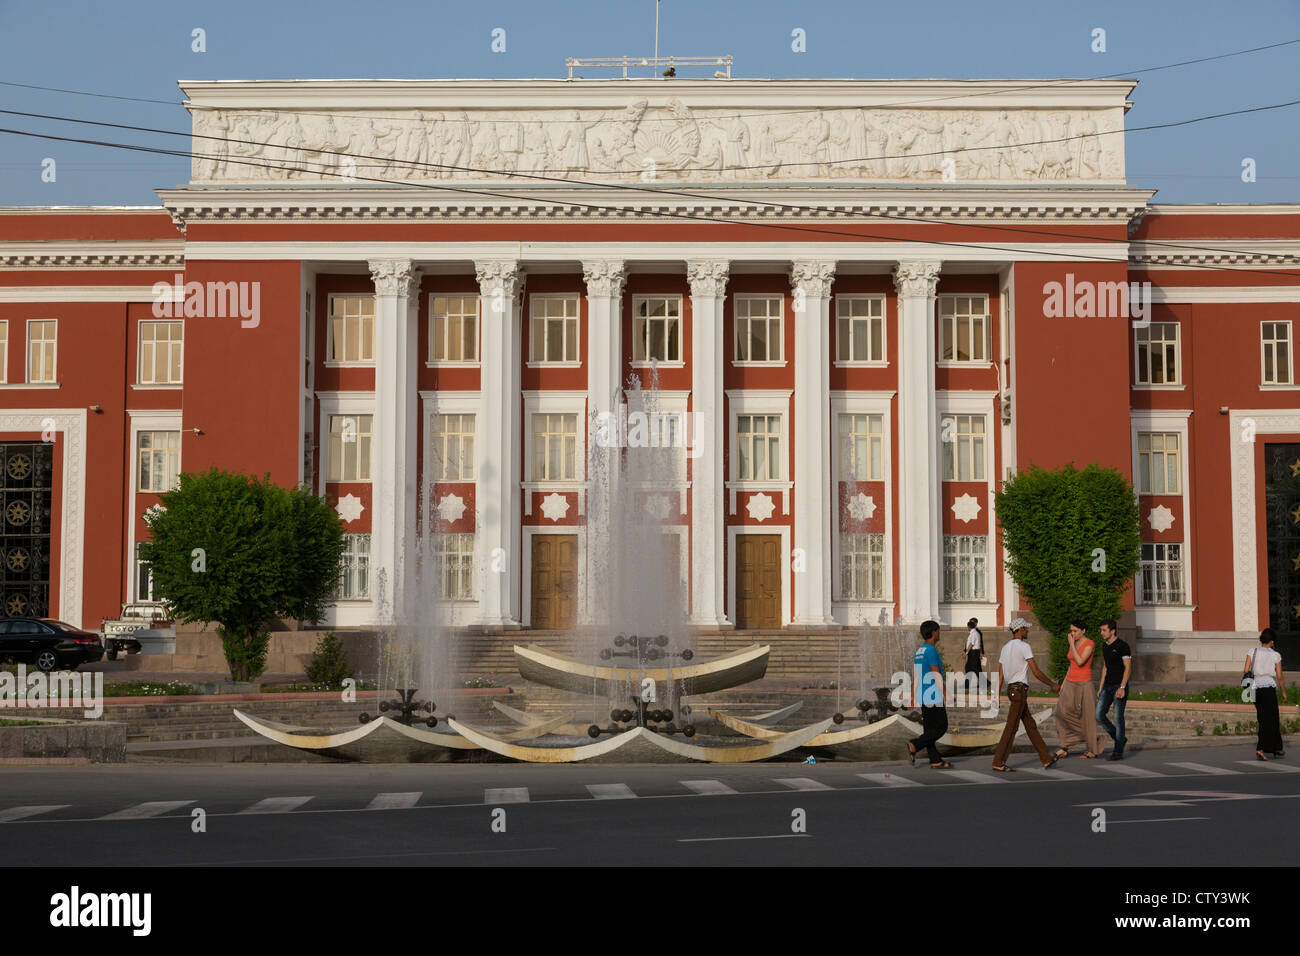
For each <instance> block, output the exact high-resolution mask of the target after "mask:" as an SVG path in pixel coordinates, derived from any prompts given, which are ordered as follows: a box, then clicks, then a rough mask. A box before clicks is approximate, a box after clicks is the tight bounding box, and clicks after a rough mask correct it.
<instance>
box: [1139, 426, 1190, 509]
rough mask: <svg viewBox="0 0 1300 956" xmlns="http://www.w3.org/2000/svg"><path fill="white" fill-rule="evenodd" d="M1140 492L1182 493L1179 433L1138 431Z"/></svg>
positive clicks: (1143, 493)
mask: <svg viewBox="0 0 1300 956" xmlns="http://www.w3.org/2000/svg"><path fill="white" fill-rule="evenodd" d="M1138 494H1140V495H1177V494H1182V467H1181V462H1180V459H1179V449H1178V433H1177V432H1138Z"/></svg>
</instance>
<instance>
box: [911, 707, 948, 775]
mask: <svg viewBox="0 0 1300 956" xmlns="http://www.w3.org/2000/svg"><path fill="white" fill-rule="evenodd" d="M921 725H922V727H923V728H924V730H923V731H922V732H921V736H919V737H913V738H912V746H913V747H915V748H916V749H917V750H918V751H919V750H920V749H921V748H922V747H924V748H925V749H926V753H927V754H929V757H930V763H938V762H939V761H941V760H943V755H942V754H940V753H939V747H938V746H937V745H938V743H939V738H940V737H942V736H943V735H944V734H946V733H947V732H948V711H947V710H946V709H944V708H943V707H922V708H921Z"/></svg>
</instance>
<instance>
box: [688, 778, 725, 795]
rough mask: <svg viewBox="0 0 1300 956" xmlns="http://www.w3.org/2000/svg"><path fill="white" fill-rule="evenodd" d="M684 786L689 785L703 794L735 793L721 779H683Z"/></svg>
mask: <svg viewBox="0 0 1300 956" xmlns="http://www.w3.org/2000/svg"><path fill="white" fill-rule="evenodd" d="M682 786H683V787H689V788H690V789H691V790H694V791H695V792H696V793H698V794H700V795H701V796H715V795H717V794H723V793H735V792H736V791H735V790H732V789H731V788H730V787H728V786H727V785H726V784H725V783H723V782H722V781H721V780H683V781H682Z"/></svg>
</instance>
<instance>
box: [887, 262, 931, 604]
mask: <svg viewBox="0 0 1300 956" xmlns="http://www.w3.org/2000/svg"><path fill="white" fill-rule="evenodd" d="M941 266H942V263H940V262H938V261H932V260H927V261H907V262H899V263H898V264H897V265H896V266H895V267H894V286H895V288H896V289H897V290H898V513H899V521H898V535H899V537H898V540H899V549H898V552H899V563H900V564H901V565H902V567H901V568H900V569H899V570H900V571H901V574H900V576H899V609H898V613H899V616H900V617H902V618H903V620H904V621H906V622H908V623H915V622H919V621H923V620H926V619H929V618H933V619H935V620H938V615H939V599H940V597H941V596H942V582H943V577H942V566H941V562H942V560H943V538H942V535H943V524H942V521H941V516H942V512H941V511H940V507H941V505H940V500H939V489H940V485H939V461H940V457H939V456H940V448H939V422H938V419H937V411H936V408H935V395H934V367H935V328H934V321H935V319H934V290H935V286H936V285H937V284H938V281H939V269H940V267H941Z"/></svg>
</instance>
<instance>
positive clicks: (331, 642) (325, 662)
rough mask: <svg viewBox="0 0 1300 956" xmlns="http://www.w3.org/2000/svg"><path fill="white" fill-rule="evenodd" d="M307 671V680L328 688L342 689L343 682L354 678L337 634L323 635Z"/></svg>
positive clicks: (326, 633)
mask: <svg viewBox="0 0 1300 956" xmlns="http://www.w3.org/2000/svg"><path fill="white" fill-rule="evenodd" d="M306 670H307V680H309V681H311V682H312V683H313V684H324V685H325V686H326V687H341V686H342V685H343V681H345V680H346V679H347V678H349V677H351V676H352V664H351V662H349V661H348V655H347V654H346V653H345V652H344V650H343V642H342V641H341V640H339V637H338V635H337V634H335V633H334V632H333V631H326V632H325V633H324V634H323V635H321V638H320V640H318V641H317V642H316V651H315V653H313V654H312V656H311V660H310V661H308V662H307V668H306Z"/></svg>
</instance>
